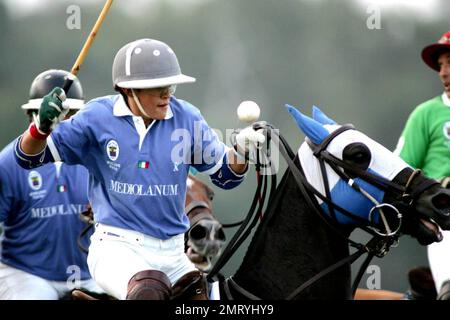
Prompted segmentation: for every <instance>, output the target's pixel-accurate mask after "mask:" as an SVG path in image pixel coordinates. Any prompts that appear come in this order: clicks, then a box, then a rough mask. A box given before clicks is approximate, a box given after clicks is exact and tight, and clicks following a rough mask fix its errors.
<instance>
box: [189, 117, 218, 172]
mask: <svg viewBox="0 0 450 320" xmlns="http://www.w3.org/2000/svg"><path fill="white" fill-rule="evenodd" d="M192 130H193V132H192V139H193V140H192V152H191V155H192V159H191V164H192V166H193V167H194V168H195V169H196V170H198V171H199V172H202V173H204V174H208V175H210V174H212V173H214V172H216V171H217V170H218V169H219V167H220V166H221V165H222V158H223V155H224V154H225V149H226V146H225V144H224V143H223V142H222V141H220V139H219V136H218V135H217V133H216V132H215V131H214V130H213V129H211V128H210V127H209V126H208V124H207V123H206V121H205V120H204V119H203V117H202V116H201V114H200V113H199V114H198V115H197V119H196V120H195V121H194V126H193V129H192Z"/></svg>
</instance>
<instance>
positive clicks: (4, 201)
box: [0, 167, 13, 223]
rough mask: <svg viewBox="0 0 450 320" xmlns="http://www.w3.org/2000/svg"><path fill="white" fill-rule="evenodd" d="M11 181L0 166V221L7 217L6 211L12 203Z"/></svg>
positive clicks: (7, 211)
mask: <svg viewBox="0 0 450 320" xmlns="http://www.w3.org/2000/svg"><path fill="white" fill-rule="evenodd" d="M11 187H12V183H10V179H9V178H8V173H7V171H6V170H4V169H3V167H0V223H2V222H4V221H5V220H6V219H7V218H8V213H9V211H10V208H11V206H12V203H13V200H12V199H13V192H12V191H11Z"/></svg>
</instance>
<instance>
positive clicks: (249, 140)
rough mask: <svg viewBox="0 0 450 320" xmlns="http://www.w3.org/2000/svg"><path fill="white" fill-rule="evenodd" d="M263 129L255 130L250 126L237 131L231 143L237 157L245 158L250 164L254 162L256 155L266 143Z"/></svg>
mask: <svg viewBox="0 0 450 320" xmlns="http://www.w3.org/2000/svg"><path fill="white" fill-rule="evenodd" d="M263 132H264V131H263V129H258V130H255V129H253V127H252V126H249V127H246V128H244V129H242V130H241V131H239V133H238V134H237V135H236V137H235V141H234V142H233V147H234V150H235V151H236V153H237V154H238V157H241V158H245V159H246V160H249V161H250V162H252V163H255V162H256V154H257V152H258V150H259V149H261V147H262V144H263V143H264V142H265V141H266V137H265V136H264V134H263Z"/></svg>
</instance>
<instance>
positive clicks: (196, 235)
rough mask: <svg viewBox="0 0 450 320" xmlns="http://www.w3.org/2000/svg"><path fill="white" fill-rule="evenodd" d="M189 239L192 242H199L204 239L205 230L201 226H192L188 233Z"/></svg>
mask: <svg viewBox="0 0 450 320" xmlns="http://www.w3.org/2000/svg"><path fill="white" fill-rule="evenodd" d="M189 237H190V238H191V239H192V240H200V239H204V238H205V237H206V229H205V227H203V226H201V225H196V226H194V227H193V228H192V229H191V231H190V232H189Z"/></svg>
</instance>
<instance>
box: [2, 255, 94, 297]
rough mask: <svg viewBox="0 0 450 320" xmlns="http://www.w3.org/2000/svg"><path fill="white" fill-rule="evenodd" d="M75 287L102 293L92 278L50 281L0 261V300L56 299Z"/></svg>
mask: <svg viewBox="0 0 450 320" xmlns="http://www.w3.org/2000/svg"><path fill="white" fill-rule="evenodd" d="M68 278H69V276H68ZM75 287H76V288H82V289H86V290H88V291H91V292H96V293H103V291H102V290H101V289H100V288H99V287H98V286H97V284H96V283H95V282H94V280H92V279H89V280H80V281H79V282H78V283H76V282H73V281H69V279H68V281H52V280H47V279H44V278H41V277H38V276H35V275H33V274H31V273H27V272H25V271H22V270H20V269H16V268H13V267H10V266H8V265H6V264H3V263H0V300H58V299H60V298H61V297H63V296H64V295H65V294H67V293H69V292H70V291H72V289H75Z"/></svg>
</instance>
